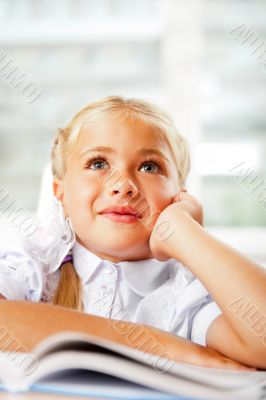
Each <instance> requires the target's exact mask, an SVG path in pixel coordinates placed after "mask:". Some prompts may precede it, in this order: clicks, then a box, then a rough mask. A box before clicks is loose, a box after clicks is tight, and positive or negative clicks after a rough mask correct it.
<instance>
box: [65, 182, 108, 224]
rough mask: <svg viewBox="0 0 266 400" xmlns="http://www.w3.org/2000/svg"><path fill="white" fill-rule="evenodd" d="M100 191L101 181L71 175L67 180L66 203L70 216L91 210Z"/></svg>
mask: <svg viewBox="0 0 266 400" xmlns="http://www.w3.org/2000/svg"><path fill="white" fill-rule="evenodd" d="M99 192H100V185H99V182H95V181H93V180H90V181H88V180H86V179H81V178H80V177H76V178H75V177H74V176H73V177H71V178H69V180H68V181H66V187H65V204H66V207H67V209H68V211H69V214H70V217H71V216H72V218H73V217H75V218H76V217H79V216H80V215H82V214H84V212H88V213H89V211H90V209H91V207H92V206H93V203H94V201H95V199H96V198H97V196H98V195H99Z"/></svg>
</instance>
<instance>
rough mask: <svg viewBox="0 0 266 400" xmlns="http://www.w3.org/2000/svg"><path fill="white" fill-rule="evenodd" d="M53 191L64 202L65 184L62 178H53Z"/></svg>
mask: <svg viewBox="0 0 266 400" xmlns="http://www.w3.org/2000/svg"><path fill="white" fill-rule="evenodd" d="M53 192H54V195H55V197H56V198H57V199H58V200H60V201H61V203H63V201H64V186H63V182H62V180H61V179H54V180H53Z"/></svg>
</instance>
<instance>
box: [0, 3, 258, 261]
mask: <svg viewBox="0 0 266 400" xmlns="http://www.w3.org/2000/svg"><path fill="white" fill-rule="evenodd" d="M12 71H13V72H12ZM23 79H24V80H25V79H26V80H27V82H31V83H29V85H28V89H25V90H24V91H23V90H22V92H21V90H19V89H21V87H22V85H23V82H22V81H23ZM25 82H26V81H25ZM265 88H266V1H265V0H242V1H241V0H230V1H229V0H134V1H132V0H0V200H1V198H2V199H3V198H4V196H9V197H8V198H9V199H11V200H13V201H14V202H15V203H16V205H17V207H21V208H22V209H23V210H25V212H26V213H28V214H30V215H32V216H35V215H36V212H37V208H38V205H39V204H40V203H39V202H40V190H41V182H42V177H43V173H44V169H45V167H46V166H47V164H48V162H49V157H50V146H51V140H52V137H53V136H54V134H55V131H56V129H57V128H58V127H62V126H64V125H65V124H66V123H67V122H68V121H69V120H70V118H71V117H72V116H73V115H74V114H75V113H76V111H78V110H79V109H80V108H81V107H83V106H84V105H86V104H87V103H89V102H91V101H93V100H96V99H98V98H100V97H103V96H106V95H111V94H118V95H125V96H130V97H139V98H143V99H146V100H149V101H152V102H155V103H157V104H158V105H159V106H161V107H163V108H164V109H165V110H167V111H168V112H170V113H171V114H172V116H173V117H174V119H175V121H176V125H177V127H178V129H179V131H180V132H181V133H182V134H183V135H184V136H186V137H187V138H188V140H189V143H190V148H191V153H192V170H191V173H190V175H189V179H188V181H187V187H188V190H189V191H190V192H191V194H193V195H195V196H196V197H198V198H199V200H200V201H201V202H202V203H203V206H204V210H205V226H206V229H207V230H209V231H210V232H211V233H213V234H214V235H216V236H217V237H219V238H221V239H222V240H224V241H225V242H228V243H229V244H231V245H232V246H234V247H235V248H238V249H239V250H240V251H242V252H244V253H246V254H247V255H248V256H250V257H252V258H253V259H255V260H256V261H258V262H259V263H260V264H262V265H265V266H266V228H265V225H266V163H265V157H266V112H265V106H266V91H265ZM34 90H35V91H34ZM42 196H43V195H42ZM15 203H14V204H15ZM1 204H2V206H1ZM0 209H1V210H0V214H1V219H0V223H1V224H0V227H1V228H4V227H5V226H6V224H9V223H10V218H8V214H7V212H6V211H5V207H3V202H2V203H1V201H0ZM1 228H0V229H1Z"/></svg>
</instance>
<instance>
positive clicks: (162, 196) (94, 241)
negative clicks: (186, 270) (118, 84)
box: [54, 117, 179, 262]
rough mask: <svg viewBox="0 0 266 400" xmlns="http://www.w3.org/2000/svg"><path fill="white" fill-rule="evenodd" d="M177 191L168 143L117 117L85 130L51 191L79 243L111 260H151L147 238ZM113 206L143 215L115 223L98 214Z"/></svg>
mask: <svg viewBox="0 0 266 400" xmlns="http://www.w3.org/2000/svg"><path fill="white" fill-rule="evenodd" d="M100 147H101V149H99V148H100ZM95 148H98V149H95ZM178 191H179V184H178V177H177V171H176V166H175V162H174V158H173V155H172V153H171V150H170V148H169V147H168V144H167V142H166V140H165V139H163V138H161V137H160V136H159V135H157V134H155V133H154V130H153V128H151V127H149V126H147V125H145V124H144V123H143V122H141V121H138V120H134V122H132V121H131V120H126V119H120V118H118V117H117V118H115V119H114V118H113V119H108V120H107V119H106V120H103V121H101V123H99V124H98V125H97V126H94V127H93V128H89V127H85V128H83V129H82V131H81V133H80V136H79V140H78V142H77V143H76V144H75V145H74V147H73V150H72V152H71V155H70V156H69V158H68V160H67V168H66V173H65V176H64V178H63V180H62V181H54V193H55V195H56V197H57V198H58V199H59V200H60V201H61V202H62V204H63V207H64V212H65V215H66V216H69V217H70V220H71V222H72V225H73V228H74V230H75V233H76V237H77V240H78V241H79V242H80V243H81V244H82V245H83V246H85V247H86V248H87V249H88V250H90V251H92V252H93V253H95V254H97V255H98V256H100V257H101V258H103V259H107V260H111V261H113V262H120V261H130V260H143V259H147V258H153V256H152V253H151V252H150V249H149V237H150V234H151V232H152V229H153V227H154V224H155V222H156V220H157V218H158V216H159V214H160V212H161V211H162V210H164V208H165V207H167V206H168V205H169V204H171V203H172V199H173V197H174V196H175V195H176V194H177V192H178ZM112 206H129V207H131V209H135V210H136V211H137V212H140V213H141V217H139V218H134V217H133V218H132V217H131V218H132V219H133V220H132V221H130V222H124V221H122V220H119V221H116V220H113V219H111V218H112V215H111V216H110V214H103V213H102V211H103V210H104V209H106V208H108V207H112Z"/></svg>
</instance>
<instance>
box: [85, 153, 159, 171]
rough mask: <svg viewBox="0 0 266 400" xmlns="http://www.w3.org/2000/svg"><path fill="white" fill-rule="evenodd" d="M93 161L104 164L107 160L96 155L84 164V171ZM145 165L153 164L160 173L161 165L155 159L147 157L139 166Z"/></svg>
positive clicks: (102, 156)
mask: <svg viewBox="0 0 266 400" xmlns="http://www.w3.org/2000/svg"><path fill="white" fill-rule="evenodd" d="M95 161H105V162H108V161H107V159H106V157H105V156H104V155H102V154H98V155H96V156H94V157H92V158H91V159H89V160H88V161H87V162H86V165H85V168H86V169H87V168H89V167H90V166H91V165H92V164H93V162H95ZM146 163H153V164H154V165H156V167H157V168H158V170H159V172H162V166H161V163H160V162H159V161H158V160H157V159H156V158H155V157H148V158H147V159H146V160H145V161H144V162H143V163H142V164H141V165H143V164H146ZM97 169H99V170H100V169H101V168H96V170H97ZM150 173H152V172H150Z"/></svg>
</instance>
